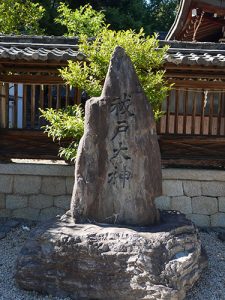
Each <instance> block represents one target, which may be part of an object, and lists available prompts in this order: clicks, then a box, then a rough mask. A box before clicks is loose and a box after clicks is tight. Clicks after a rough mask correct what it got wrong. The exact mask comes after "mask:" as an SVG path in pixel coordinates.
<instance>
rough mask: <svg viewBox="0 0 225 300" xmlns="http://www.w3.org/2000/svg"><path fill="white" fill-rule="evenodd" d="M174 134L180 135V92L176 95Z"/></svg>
mask: <svg viewBox="0 0 225 300" xmlns="http://www.w3.org/2000/svg"><path fill="white" fill-rule="evenodd" d="M174 118H175V119H174V133H175V134H177V133H178V118H179V90H176V93H175V116H174Z"/></svg>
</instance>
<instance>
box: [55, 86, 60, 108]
mask: <svg viewBox="0 0 225 300" xmlns="http://www.w3.org/2000/svg"><path fill="white" fill-rule="evenodd" d="M60 107H61V86H60V85H59V84H57V100H56V109H59V108H60Z"/></svg>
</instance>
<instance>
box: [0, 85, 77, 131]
mask: <svg viewBox="0 0 225 300" xmlns="http://www.w3.org/2000/svg"><path fill="white" fill-rule="evenodd" d="M79 103H80V93H79V90H78V89H77V88H70V86H68V85H63V84H54V85H53V84H52V85H49V84H48V85H45V84H14V83H4V84H1V85H0V127H1V128H7V129H28V130H32V129H35V130H37V129H40V128H41V126H42V125H43V124H44V120H43V119H42V118H41V119H40V111H39V108H43V109H45V108H48V107H52V108H56V109H57V108H63V107H66V106H67V105H74V104H79Z"/></svg>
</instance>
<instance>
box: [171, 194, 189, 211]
mask: <svg viewBox="0 0 225 300" xmlns="http://www.w3.org/2000/svg"><path fill="white" fill-rule="evenodd" d="M171 209H172V210H177V211H179V212H181V213H183V214H191V213H192V206H191V198H189V197H186V196H180V197H172V199H171Z"/></svg>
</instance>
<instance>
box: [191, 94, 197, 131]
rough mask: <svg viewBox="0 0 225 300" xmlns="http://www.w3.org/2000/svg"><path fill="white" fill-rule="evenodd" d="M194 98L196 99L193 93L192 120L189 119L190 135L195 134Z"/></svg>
mask: <svg viewBox="0 0 225 300" xmlns="http://www.w3.org/2000/svg"><path fill="white" fill-rule="evenodd" d="M196 98H197V92H195V94H194V97H193V105H192V118H191V134H195V117H196Z"/></svg>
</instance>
